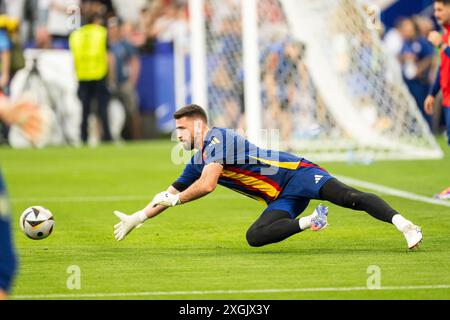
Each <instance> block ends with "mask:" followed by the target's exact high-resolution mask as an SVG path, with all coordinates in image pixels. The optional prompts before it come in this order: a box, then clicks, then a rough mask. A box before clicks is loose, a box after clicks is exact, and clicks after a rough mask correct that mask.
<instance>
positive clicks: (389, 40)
mask: <svg viewBox="0 0 450 320" xmlns="http://www.w3.org/2000/svg"><path fill="white" fill-rule="evenodd" d="M404 19H405V18H403V17H402V18H399V19H397V20H396V21H395V26H394V27H393V28H391V29H390V30H389V31H388V32H386V34H385V35H384V39H383V42H384V46H385V48H386V50H387V51H388V53H390V54H391V56H393V57H398V56H399V54H400V52H401V51H402V47H403V38H402V35H401V33H400V26H401V24H402V22H403V20H404Z"/></svg>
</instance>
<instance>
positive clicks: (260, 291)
mask: <svg viewBox="0 0 450 320" xmlns="http://www.w3.org/2000/svg"><path fill="white" fill-rule="evenodd" d="M438 289H450V285H448V284H443V285H428V286H387V287H381V288H380V289H369V288H367V287H347V288H345V287H344V288H292V289H253V290H210V291H208V290H203V291H200V290H196V291H153V292H127V293H80V294H37V295H16V296H13V297H12V298H13V299H16V300H27V299H76V298H102V297H103V298H108V297H145V296H186V295H217V294H219V295H220V294H223V295H228V294H252V293H254V294H264V293H295V292H351V291H402V290H438Z"/></svg>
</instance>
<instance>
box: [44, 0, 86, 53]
mask: <svg viewBox="0 0 450 320" xmlns="http://www.w3.org/2000/svg"><path fill="white" fill-rule="evenodd" d="M41 1H42V0H41ZM45 1H47V7H48V15H47V30H48V33H49V34H50V36H51V37H52V40H53V46H54V47H55V48H61V49H66V48H68V39H69V34H70V31H71V30H70V26H69V25H68V22H69V16H70V14H71V12H70V11H69V10H70V8H71V7H73V6H79V5H80V0H45Z"/></svg>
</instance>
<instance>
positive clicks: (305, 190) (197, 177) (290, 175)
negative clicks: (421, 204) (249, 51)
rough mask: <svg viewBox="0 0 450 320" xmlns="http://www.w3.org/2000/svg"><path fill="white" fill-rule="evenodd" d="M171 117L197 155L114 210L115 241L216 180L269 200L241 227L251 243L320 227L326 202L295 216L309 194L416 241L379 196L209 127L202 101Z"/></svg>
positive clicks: (418, 236) (418, 234) (411, 228)
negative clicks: (148, 194) (146, 195)
mask: <svg viewBox="0 0 450 320" xmlns="http://www.w3.org/2000/svg"><path fill="white" fill-rule="evenodd" d="M174 118H175V122H176V133H177V138H178V140H179V141H180V142H181V144H182V146H183V148H184V149H185V150H187V151H193V150H196V153H195V154H194V156H193V157H192V159H191V161H190V163H188V164H187V165H186V168H185V169H184V172H183V173H182V175H181V176H180V177H179V178H178V180H177V181H175V182H174V183H173V184H172V185H171V186H170V187H169V188H168V189H167V191H165V192H161V193H159V194H157V195H156V196H155V197H154V198H153V200H152V201H151V202H150V204H149V205H147V207H145V208H144V209H143V210H141V211H138V212H136V213H134V214H132V215H126V214H124V213H122V212H119V211H115V214H116V216H117V217H118V218H119V219H120V222H119V223H118V224H116V225H115V227H114V228H115V231H114V235H115V238H116V240H118V241H121V240H123V239H124V238H125V237H126V236H127V234H128V233H130V232H131V231H132V230H133V229H135V228H137V227H139V226H141V225H142V224H143V223H144V222H145V221H147V220H148V219H151V218H154V217H156V216H157V215H159V214H160V213H162V212H163V211H165V210H166V209H167V208H169V207H174V206H178V205H183V204H186V203H188V202H191V201H194V200H197V199H200V198H202V197H204V196H206V195H208V194H210V193H212V192H213V191H214V190H215V189H216V187H217V185H221V186H224V187H226V188H229V189H232V190H234V191H236V192H239V193H241V194H244V195H246V196H248V197H250V198H253V199H255V200H259V201H261V202H263V203H264V204H265V206H267V207H266V209H265V210H264V211H263V213H262V214H261V216H260V217H259V219H258V220H257V221H256V222H255V223H254V224H253V225H252V226H251V227H250V228H249V229H248V231H247V235H246V236H247V241H248V244H249V245H250V246H252V247H262V246H265V245H269V244H272V243H277V242H280V241H282V240H284V239H287V238H289V237H291V236H293V235H295V234H298V233H300V232H302V231H306V230H308V229H310V230H313V231H320V230H323V229H324V228H326V227H327V226H328V223H327V217H328V208H327V207H325V206H324V205H322V204H320V205H319V206H318V207H317V208H316V209H315V210H314V212H313V213H312V214H311V215H309V216H305V217H301V218H299V219H297V217H298V216H300V215H301V214H302V213H303V212H304V211H305V210H306V208H307V207H308V205H309V203H310V201H311V200H313V199H315V200H322V201H329V202H331V203H333V204H335V205H338V206H341V207H345V208H349V209H352V210H358V211H365V212H367V213H368V214H370V215H371V216H372V217H374V218H375V219H378V220H381V221H384V222H386V223H389V224H393V225H394V226H395V227H396V228H397V229H398V230H399V231H400V232H401V233H403V235H404V236H405V238H406V241H407V245H408V248H409V249H414V248H417V247H418V246H419V244H420V243H421V241H422V231H421V228H420V227H418V226H416V225H415V224H413V223H412V222H411V221H409V220H407V219H405V218H404V217H403V216H402V215H401V214H399V213H398V212H397V211H395V210H394V209H393V208H391V207H390V206H389V205H388V204H387V203H386V202H385V201H383V200H382V199H381V198H379V197H378V196H376V195H374V194H370V193H365V192H362V191H359V190H356V189H354V188H351V187H349V186H347V185H345V184H343V183H342V182H340V181H338V180H337V179H336V178H334V177H333V176H332V175H330V174H329V173H328V172H327V171H326V170H325V169H324V168H321V167H320V166H318V165H316V164H314V163H312V162H310V161H308V160H306V159H304V158H301V157H298V156H296V155H293V154H289V153H285V152H278V151H271V150H264V149H261V148H258V147H257V146H255V145H254V144H252V143H250V142H249V141H248V140H246V139H245V138H244V137H242V136H240V135H238V134H237V133H236V132H235V131H234V130H229V129H222V128H209V127H208V117H207V114H206V112H205V111H204V110H203V109H202V108H201V107H200V106H197V105H189V106H186V107H184V108H182V109H180V110H179V111H177V112H176V113H175V114H174Z"/></svg>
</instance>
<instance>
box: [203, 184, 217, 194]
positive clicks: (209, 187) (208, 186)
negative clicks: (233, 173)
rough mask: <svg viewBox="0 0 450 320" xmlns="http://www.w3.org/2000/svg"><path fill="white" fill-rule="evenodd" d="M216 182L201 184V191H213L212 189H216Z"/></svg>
mask: <svg viewBox="0 0 450 320" xmlns="http://www.w3.org/2000/svg"><path fill="white" fill-rule="evenodd" d="M216 187H217V184H210V183H209V184H205V185H204V186H203V191H204V192H205V194H210V193H212V192H214V190H216Z"/></svg>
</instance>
